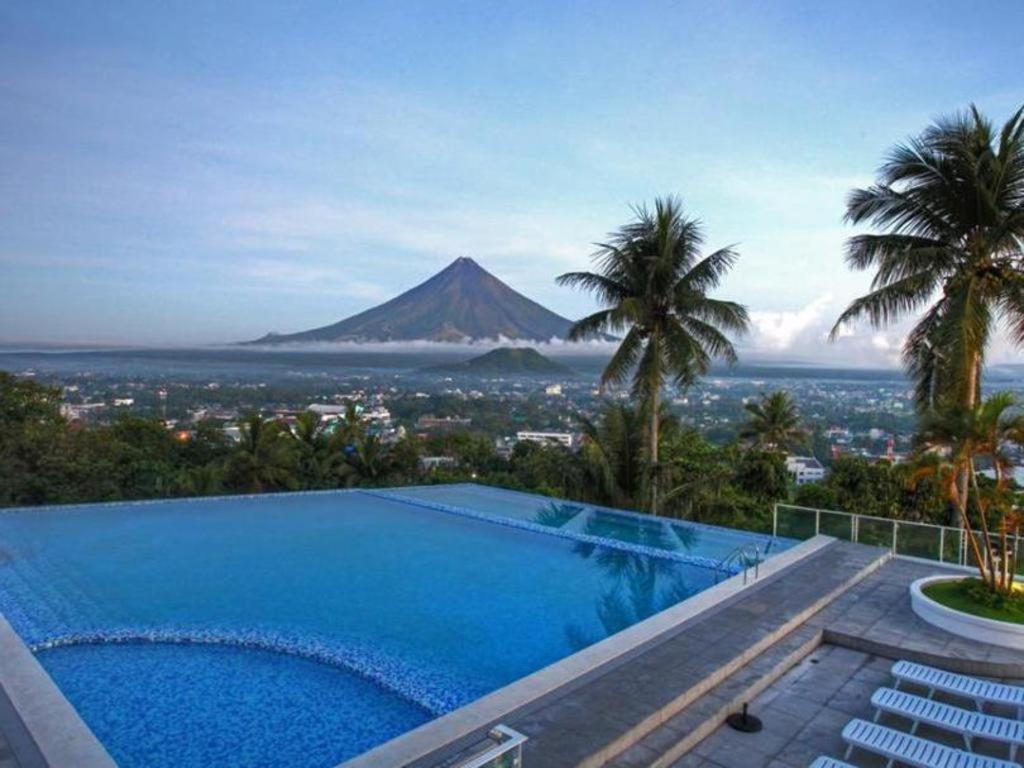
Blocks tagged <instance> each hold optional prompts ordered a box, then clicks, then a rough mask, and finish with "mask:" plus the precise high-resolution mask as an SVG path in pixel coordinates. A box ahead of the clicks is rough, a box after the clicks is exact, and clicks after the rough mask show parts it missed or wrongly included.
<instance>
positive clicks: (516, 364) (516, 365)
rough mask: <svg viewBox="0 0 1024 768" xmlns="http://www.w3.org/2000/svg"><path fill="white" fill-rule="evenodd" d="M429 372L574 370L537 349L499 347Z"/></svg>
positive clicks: (566, 372) (567, 372)
mask: <svg viewBox="0 0 1024 768" xmlns="http://www.w3.org/2000/svg"><path fill="white" fill-rule="evenodd" d="M426 370H428V371H435V372H438V373H472V374H476V373H480V374H485V373H525V374H531V373H537V374H541V373H558V374H572V373H573V370H572V369H571V368H569V367H567V366H564V365H562V364H561V363H556V362H555V361H554V360H550V359H548V358H546V357H544V355H542V354H541V353H540V352H538V351H537V350H536V349H532V348H526V349H523V348H516V347H499V348H498V349H492V350H491V351H490V352H487V353H485V354H483V355H480V356H479V357H474V358H472V359H470V360H465V361H463V362H461V363H451V364H449V365H435V366H431V367H430V368H427V369H426Z"/></svg>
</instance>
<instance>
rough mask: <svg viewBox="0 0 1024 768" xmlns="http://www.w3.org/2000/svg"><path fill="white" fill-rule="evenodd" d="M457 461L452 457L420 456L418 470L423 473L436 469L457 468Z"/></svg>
mask: <svg viewBox="0 0 1024 768" xmlns="http://www.w3.org/2000/svg"><path fill="white" fill-rule="evenodd" d="M457 466H459V460H458V459H457V458H455V457H454V456H420V468H421V469H423V470H424V471H425V472H429V471H430V470H432V469H437V468H438V467H457Z"/></svg>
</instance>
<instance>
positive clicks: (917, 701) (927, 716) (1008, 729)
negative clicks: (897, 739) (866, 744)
mask: <svg viewBox="0 0 1024 768" xmlns="http://www.w3.org/2000/svg"><path fill="white" fill-rule="evenodd" d="M871 706H873V707H874V708H875V709H879V710H881V711H882V712H886V713H888V714H891V715H897V716H899V717H905V718H908V719H910V720H914V721H916V722H920V723H926V724H928V725H933V726H936V727H938V728H944V729H945V730H947V731H951V732H953V733H956V734H959V735H962V736H970V737H973V738H980V739H992V740H993V741H999V742H1003V743H1005V744H1017V745H1024V721H1020V720H1011V719H1009V718H1006V717H996V716H995V715H986V714H984V713H982V712H973V711H971V710H968V709H961V708H960V707H954V706H953V705H952V704H945V703H943V702H940V701H935V700H934V699H926V698H924V697H923V696H915V695H914V694H912V693H906V692H905V691H897V690H894V689H892V688H879V689H878V690H877V691H875V693H874V694H873V695H872V696H871Z"/></svg>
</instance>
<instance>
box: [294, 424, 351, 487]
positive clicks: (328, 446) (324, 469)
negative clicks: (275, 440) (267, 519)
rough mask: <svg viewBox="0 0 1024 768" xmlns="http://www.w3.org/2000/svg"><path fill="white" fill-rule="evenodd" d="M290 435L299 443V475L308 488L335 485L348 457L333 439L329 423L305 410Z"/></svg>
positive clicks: (297, 449)
mask: <svg viewBox="0 0 1024 768" xmlns="http://www.w3.org/2000/svg"><path fill="white" fill-rule="evenodd" d="M289 434H290V436H291V437H292V439H293V440H294V441H295V448H296V454H297V458H298V468H299V473H300V475H301V476H302V478H303V480H304V482H305V484H306V485H307V487H312V488H328V487H332V486H334V485H335V484H336V482H337V478H338V475H339V469H340V467H341V465H342V464H344V462H345V456H344V453H343V452H342V451H341V446H340V444H339V441H338V440H335V439H332V435H331V433H330V431H329V429H328V425H327V423H326V422H325V421H323V420H322V419H321V418H320V416H319V415H318V414H316V413H313V412H312V411H304V412H303V413H300V414H299V415H298V416H296V417H295V424H294V425H293V426H292V427H291V429H290V430H289Z"/></svg>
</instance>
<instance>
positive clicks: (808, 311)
mask: <svg viewBox="0 0 1024 768" xmlns="http://www.w3.org/2000/svg"><path fill="white" fill-rule="evenodd" d="M831 303H832V296H831V294H825V295H824V296H821V297H819V298H817V299H815V300H814V301H812V302H811V303H810V304H808V305H807V306H805V307H803V308H802V309H798V310H795V311H790V312H785V311H784V312H772V311H765V310H754V311H753V312H751V313H750V324H751V339H750V344H751V346H752V347H753V348H754V349H757V350H759V351H769V350H774V351H789V350H791V349H792V348H793V344H794V342H795V341H796V340H797V339H798V338H799V337H801V336H805V335H806V332H807V331H808V330H812V331H814V332H815V333H817V331H818V330H819V329H820V326H821V324H822V322H823V318H822V316H823V313H824V311H825V309H826V308H827V307H828V306H830V305H831Z"/></svg>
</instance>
